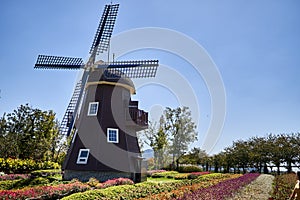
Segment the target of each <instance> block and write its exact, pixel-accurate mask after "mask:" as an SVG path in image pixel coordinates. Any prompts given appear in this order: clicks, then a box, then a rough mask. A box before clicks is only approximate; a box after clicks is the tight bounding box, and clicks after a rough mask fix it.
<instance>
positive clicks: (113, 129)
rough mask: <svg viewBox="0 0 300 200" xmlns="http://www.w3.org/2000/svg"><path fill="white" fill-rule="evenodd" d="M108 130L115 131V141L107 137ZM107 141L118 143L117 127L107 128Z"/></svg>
mask: <svg viewBox="0 0 300 200" xmlns="http://www.w3.org/2000/svg"><path fill="white" fill-rule="evenodd" d="M109 131H116V141H114V140H110V139H109ZM107 142H109V143H119V129H117V128H107Z"/></svg>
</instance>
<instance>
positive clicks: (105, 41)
mask: <svg viewBox="0 0 300 200" xmlns="http://www.w3.org/2000/svg"><path fill="white" fill-rule="evenodd" d="M118 9H119V4H115V5H106V6H105V8H104V11H103V14H102V17H101V20H100V23H99V26H98V29H97V32H96V35H95V38H94V42H93V44H92V47H91V50H90V54H97V55H98V54H99V53H103V52H104V51H107V49H108V46H109V40H110V37H111V34H112V32H113V28H114V25H115V21H116V18H117V14H118Z"/></svg>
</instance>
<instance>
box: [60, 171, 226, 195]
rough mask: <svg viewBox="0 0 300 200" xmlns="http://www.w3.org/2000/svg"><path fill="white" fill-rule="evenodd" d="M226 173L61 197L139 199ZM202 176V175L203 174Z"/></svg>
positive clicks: (224, 175)
mask: <svg viewBox="0 0 300 200" xmlns="http://www.w3.org/2000/svg"><path fill="white" fill-rule="evenodd" d="M229 176H230V175H228V174H214V175H210V174H209V175H207V177H206V178H202V176H201V177H199V178H198V179H193V180H182V181H177V182H165V183H154V182H143V183H138V184H135V185H123V186H115V187H109V188H106V189H96V190H90V191H86V192H83V193H76V194H72V195H70V196H67V197H65V198H63V200H72V199H83V200H84V199H86V200H88V199H110V200H117V199H118V200H119V199H139V198H145V197H147V196H149V195H151V196H152V195H154V194H159V193H162V192H170V191H172V190H175V189H177V188H180V187H183V186H188V185H193V184H197V183H200V182H203V181H204V182H205V181H207V180H211V179H217V178H224V177H229ZM203 177H204V176H203Z"/></svg>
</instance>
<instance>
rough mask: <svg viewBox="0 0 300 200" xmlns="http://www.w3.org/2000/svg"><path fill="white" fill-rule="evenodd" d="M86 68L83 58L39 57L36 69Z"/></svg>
mask: <svg viewBox="0 0 300 200" xmlns="http://www.w3.org/2000/svg"><path fill="white" fill-rule="evenodd" d="M83 66H84V62H83V60H82V58H73V57H62V56H46V55H39V56H38V58H37V61H36V63H35V65H34V68H37V69H80V68H82V67H83Z"/></svg>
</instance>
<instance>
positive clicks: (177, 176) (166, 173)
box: [151, 171, 209, 180]
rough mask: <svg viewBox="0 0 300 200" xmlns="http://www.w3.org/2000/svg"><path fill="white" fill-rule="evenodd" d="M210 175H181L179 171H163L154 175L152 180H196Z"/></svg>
mask: <svg viewBox="0 0 300 200" xmlns="http://www.w3.org/2000/svg"><path fill="white" fill-rule="evenodd" d="M205 174H209V172H191V173H179V172H177V171H163V172H156V173H153V174H152V176H151V177H152V178H174V179H175V180H182V179H196V178H197V177H199V176H201V175H205Z"/></svg>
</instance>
